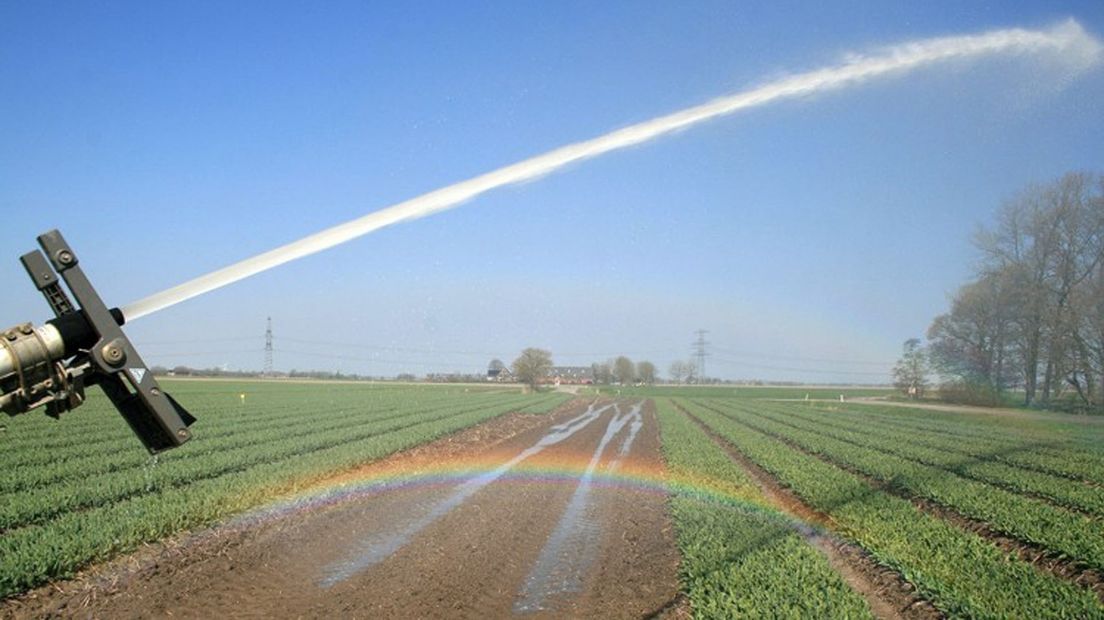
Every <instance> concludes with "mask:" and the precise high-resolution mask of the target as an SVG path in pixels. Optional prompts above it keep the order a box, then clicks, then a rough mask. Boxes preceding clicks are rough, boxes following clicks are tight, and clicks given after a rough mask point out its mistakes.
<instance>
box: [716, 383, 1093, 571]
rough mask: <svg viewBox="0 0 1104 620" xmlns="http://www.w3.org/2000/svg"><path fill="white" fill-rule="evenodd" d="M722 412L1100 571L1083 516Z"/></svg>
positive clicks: (728, 407)
mask: <svg viewBox="0 0 1104 620" xmlns="http://www.w3.org/2000/svg"><path fill="white" fill-rule="evenodd" d="M724 410H725V413H726V414H727V415H730V416H732V417H733V418H735V419H736V420H738V421H740V422H742V423H744V424H745V425H747V426H750V427H752V428H755V429H756V430H759V431H763V432H767V433H770V434H773V435H776V436H778V437H781V438H783V439H786V440H788V441H791V442H793V443H794V444H796V445H798V446H800V447H801V448H803V449H805V450H808V451H810V452H813V453H816V454H820V455H823V456H824V457H825V458H828V459H829V460H832V461H834V462H837V463H841V464H843V465H846V466H848V467H851V468H853V469H855V470H858V471H860V472H862V473H864V474H866V475H868V476H871V477H872V478H875V479H877V480H881V481H883V482H886V483H887V484H889V485H890V486H891V487H893V488H895V489H898V490H900V491H902V492H904V493H907V494H909V495H914V496H918V497H922V498H926V499H930V500H933V501H935V502H936V503H938V504H941V505H943V506H946V507H949V508H951V509H953V510H955V511H957V512H959V513H960V514H963V515H965V516H967V517H970V518H973V519H976V520H979V521H984V522H985V523H987V524H988V525H989V526H990V527H991V528H992V529H994V530H996V531H999V532H1002V533H1004V534H1007V535H1009V536H1012V537H1013V538H1017V539H1019V540H1022V541H1025V542H1029V543H1032V544H1035V545H1038V546H1041V547H1044V548H1046V549H1049V550H1051V551H1052V552H1055V553H1057V554H1060V555H1063V556H1066V557H1068V558H1071V559H1073V560H1075V561H1077V562H1080V563H1083V564H1084V565H1086V566H1089V567H1092V568H1096V569H1100V568H1104V528H1101V526H1100V523H1099V522H1096V521H1094V520H1092V519H1088V518H1086V517H1084V516H1083V515H1080V514H1077V513H1073V512H1070V511H1068V510H1063V509H1062V508H1059V507H1057V506H1053V505H1051V504H1048V503H1046V502H1043V501H1039V500H1036V499H1032V498H1029V497H1024V496H1022V495H1017V494H1015V493H1012V492H1009V491H1006V490H1004V489H1001V488H998V487H995V486H992V485H989V484H985V483H982V482H977V481H976V480H970V479H967V478H963V477H961V476H957V475H955V474H953V473H950V472H948V471H945V470H942V469H939V468H936V467H931V466H928V465H922V464H920V463H917V462H915V461H910V460H908V459H904V458H901V457H899V456H895V455H892V454H887V453H885V452H882V451H879V450H877V449H874V448H870V447H865V446H861V445H858V444H856V443H853V442H847V441H843V440H840V439H835V438H833V437H830V436H829V435H827V434H826V433H824V432H820V431H810V430H804V429H801V428H798V427H797V426H796V425H794V424H792V423H789V422H778V421H775V420H772V419H770V418H768V417H767V416H766V415H764V414H761V413H753V412H752V411H751V410H749V409H745V408H743V407H740V406H734V405H733V404H732V403H725V405H724Z"/></svg>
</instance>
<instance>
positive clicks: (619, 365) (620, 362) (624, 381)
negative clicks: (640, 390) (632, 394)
mask: <svg viewBox="0 0 1104 620" xmlns="http://www.w3.org/2000/svg"><path fill="white" fill-rule="evenodd" d="M613 376H614V378H615V379H617V382H618V383H620V384H621V385H632V383H633V381H634V380H635V379H636V365H635V364H633V362H632V360H631V359H629V358H627V357H625V356H624V355H622V356H620V357H618V358H617V359H615V360H613Z"/></svg>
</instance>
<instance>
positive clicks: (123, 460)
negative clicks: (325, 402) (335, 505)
mask: <svg viewBox="0 0 1104 620" xmlns="http://www.w3.org/2000/svg"><path fill="white" fill-rule="evenodd" d="M512 396H513V398H514V399H516V398H517V395H516V394H514V395H512ZM503 397H504V395H499V396H497V397H487V396H472V397H471V398H470V399H468V398H465V399H464V401H463V402H465V403H467V404H468V406H480V405H483V404H494V403H498V402H502V401H503ZM458 402H460V401H458V400H457V399H456V398H455V397H451V398H441V399H436V400H431V401H428V402H426V401H423V404H422V405H421V406H420V407H419V408H412V407H411V406H410V405H409V404H407V405H402V404H401V403H400V404H390V405H389V406H386V407H379V408H372V407H371V406H370V405H363V404H359V403H352V404H351V406H350V404H348V403H347V404H345V405H343V406H342V407H341V408H329V409H326V408H324V409H318V408H312V407H311V403H307V402H303V403H298V407H299V409H298V410H297V411H296V410H293V411H292V412H291V413H287V412H285V411H284V410H283V409H278V410H277V409H267V410H252V411H249V412H248V413H245V412H242V413H240V414H239V412H237V411H233V410H231V411H226V410H222V411H219V412H218V413H217V414H215V415H213V416H211V418H212V419H211V420H209V421H205V422H204V423H203V424H202V426H201V427H200V428H196V429H195V430H196V436H195V438H194V440H193V441H192V443H190V444H189V445H188V446H187V448H186V449H183V450H176V451H172V452H168V453H166V454H164V455H163V456H161V457H159V459H158V460H159V461H160V462H163V463H171V462H175V461H176V460H190V459H195V458H198V457H201V456H205V455H208V454H211V453H215V452H218V453H224V452H226V451H228V450H235V449H241V448H246V447H250V446H255V445H258V444H262V443H265V442H267V441H271V440H272V439H273V438H280V437H282V436H294V435H305V434H313V433H317V432H321V431H324V430H327V429H329V428H332V427H334V426H335V425H341V424H352V425H355V424H358V423H362V424H364V423H378V422H383V421H386V420H389V419H392V418H396V417H402V416H407V415H410V414H411V413H412V412H413V411H418V410H419V409H420V410H421V411H422V412H424V413H431V412H433V411H436V410H438V409H440V408H442V407H445V408H447V407H452V406H454V405H455V404H456V403H458ZM209 411H210V410H209ZM73 439H74V440H75V441H79V439H80V438H79V437H74V438H73ZM124 439H125V440H126V441H127V442H128V443H127V445H126V446H124V449H121V450H115V451H111V452H107V453H105V452H104V450H103V448H102V447H100V448H99V449H98V450H91V451H89V449H88V446H84V445H74V446H66V447H65V448H57V449H55V451H58V452H59V453H60V455H62V456H64V455H70V454H72V453H78V454H79V456H76V457H72V458H67V459H58V460H51V461H48V462H46V463H43V464H33V463H21V464H17V465H13V466H10V469H11V470H12V473H11V475H9V476H6V477H4V478H3V479H2V480H0V492H3V493H13V492H16V491H22V490H27V489H35V488H39V487H43V486H46V485H49V484H53V483H58V482H65V481H72V480H76V479H78V478H79V479H81V480H82V481H84V480H87V479H88V478H89V477H91V476H96V475H98V474H106V473H110V472H124V471H127V470H132V469H139V468H149V466H150V464H151V460H150V457H149V455H148V454H147V453H146V452H145V450H143V449H142V448H141V446H140V445H139V444H138V443H137V442H135V441H134V438H133V436H132V435H131V434H130V433H129V429H128V431H127V434H126V435H125V436H124ZM126 448H129V449H126ZM24 451H25V452H27V453H29V454H30V455H36V454H38V452H39V451H37V450H30V449H24ZM45 456H47V457H49V456H50V455H49V454H46V455H45Z"/></svg>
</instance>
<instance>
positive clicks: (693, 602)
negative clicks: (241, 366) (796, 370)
mask: <svg viewBox="0 0 1104 620" xmlns="http://www.w3.org/2000/svg"><path fill="white" fill-rule="evenodd" d="M169 389H171V390H173V391H174V393H176V394H177V395H178V398H179V399H180V400H181V401H182V402H187V403H188V405H189V406H190V407H191V408H193V409H194V410H196V412H197V413H202V414H204V415H202V416H201V418H200V420H201V425H198V426H197V427H196V438H195V441H194V442H192V443H190V444H188V445H187V446H186V447H185V448H183V449H181V450H177V451H173V452H169V453H167V454H166V455H163V456H162V457H161V458H160V459H159V460H158V461H157V462H152V461H151V460H150V459H149V457H148V456H147V455H145V453H144V452H143V451H142V450H141V448H140V447H138V446H137V444H136V443H135V442H134V441H133V438H132V436H131V435H130V433H129V430H128V429H127V428H126V427H125V425H124V424H123V422H122V420H121V419H119V417H118V416H117V414H114V412H111V411H108V410H107V409H106V408H102V407H101V408H93V407H88V408H86V409H85V410H84V411H82V412H81V413H80V414H78V415H74V416H72V417H71V418H69V419H67V420H63V421H62V422H61V423H60V424H56V423H53V421H51V420H43V419H41V418H38V419H35V418H33V417H25V418H26V419H16V420H14V421H13V422H14V423H11V424H9V428H8V430H7V432H6V433H5V434H4V435H3V439H2V440H0V441H2V442H3V443H2V444H0V445H3V448H4V449H3V451H2V452H0V462H2V464H3V466H4V468H3V470H2V471H3V472H4V473H3V474H0V493H2V497H3V498H4V501H3V502H2V503H0V531H2V536H0V579H2V581H0V583H2V584H3V585H4V588H5V591H4V594H5V596H12V595H17V594H18V593H20V592H23V591H25V590H28V589H30V588H33V587H34V586H36V585H39V584H41V583H43V582H44V581H45V580H47V579H58V578H62V577H67V576H72V575H73V574H75V572H76V571H77V570H79V569H81V568H82V567H87V566H89V565H97V566H96V567H94V568H92V569H90V570H89V571H88V572H87V573H86V574H85V575H83V576H82V577H81V578H78V579H77V580H75V581H71V582H57V583H56V584H55V585H53V586H51V587H49V588H40V589H37V590H32V591H31V593H30V594H27V595H18V596H14V597H12V598H9V599H8V600H7V601H6V603H5V604H4V605H3V607H0V614H2V615H4V616H13V617H34V616H41V615H49V614H55V613H56V614H62V615H64V614H67V613H70V612H73V611H74V610H75V609H76V606H82V607H81V608H82V609H83V606H84V605H86V604H89V605H92V606H91V607H89V608H88V609H89V611H90V613H92V615H95V616H98V617H116V616H151V615H154V616H159V615H165V614H168V613H172V614H173V615H184V616H187V617H212V616H219V615H225V614H226V613H227V610H230V609H249V610H250V613H251V614H255V615H269V616H305V617H320V616H334V615H341V616H361V617H430V616H445V617H502V616H519V617H563V616H571V617H685V616H686V615H688V614H689V615H693V616H694V617H704V618H713V617H762V616H770V617H790V618H810V617H817V618H837V617H839V618H844V617H846V618H937V617H1027V616H1033V617H1040V618H1092V617H1104V579H1102V575H1104V427H1101V426H1100V425H1098V424H1095V423H1094V422H1093V421H1092V420H1086V419H1079V418H1075V417H1071V416H1063V415H1055V416H1054V417H1053V418H1052V419H1039V418H1038V417H1037V416H1032V417H1024V418H1018V417H1012V418H1003V417H995V416H989V415H970V414H963V413H951V412H947V411H931V410H924V409H914V408H907V407H899V406H888V405H879V404H873V403H863V402H844V403H840V402H809V403H806V402H789V401H784V400H777V399H773V398H764V397H763V396H764V394H763V392H762V391H758V390H749V391H747V392H745V393H741V392H739V391H738V392H736V394H735V395H734V394H733V393H732V392H731V391H728V392H726V391H723V390H719V389H703V390H694V389H687V388H679V389H677V391H676V390H665V389H663V388H658V389H655V391H654V392H652V393H651V394H647V393H646V391H645V390H644V389H641V390H639V391H638V392H637V393H634V394H632V395H631V396H630V395H629V394H625V393H623V394H622V395H621V397H619V398H612V397H609V396H605V395H602V396H596V395H591V396H587V397H585V398H576V399H574V400H572V399H571V396H570V395H566V394H558V393H548V394H538V395H524V394H521V393H519V392H518V391H517V390H507V391H503V390H502V389H501V388H498V389H492V390H484V389H477V388H474V387H453V386H424V387H423V386H390V385H355V384H332V385H331V384H309V383H304V384H290V383H288V384H278V383H271V384H268V383H260V384H258V383H233V382H202V381H195V382H181V383H178V384H171V385H169ZM243 393H244V394H245V395H246V396H245V398H244V401H243V399H242V398H241V394H243ZM770 394H775V393H773V392H771V393H770ZM788 397H790V395H788V394H787V395H786V396H785V397H779V398H788ZM512 412H526V413H512ZM507 414H509V415H507ZM77 437H80V440H79V441H78V440H77V439H76V438H77ZM212 526H214V527H212ZM170 536H173V538H172V542H171V543H170V544H162V545H155V546H153V547H143V548H142V550H141V551H139V552H138V553H136V554H132V555H123V556H122V560H120V561H116V562H107V563H106V564H103V562H104V561H107V560H110V558H112V557H115V556H119V555H120V554H126V553H128V552H131V551H133V550H134V549H137V548H139V547H142V546H143V544H144V543H149V542H154V541H158V540H160V539H163V538H166V537H170ZM105 584H107V585H105ZM89 601H92V602H91V603H90V602H89ZM235 606H245V607H235Z"/></svg>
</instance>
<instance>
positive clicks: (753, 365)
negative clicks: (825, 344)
mask: <svg viewBox="0 0 1104 620" xmlns="http://www.w3.org/2000/svg"><path fill="white" fill-rule="evenodd" d="M717 359H718V361H720V362H721V363H722V364H736V365H738V366H748V367H751V368H758V369H763V370H785V371H790V372H807V373H813V374H818V375H865V376H869V377H889V376H891V375H892V374H893V373H891V372H889V371H883V372H874V371H868V370H827V369H819V368H794V367H792V366H771V365H767V364H757V363H754V362H744V361H740V360H733V359H728V358H724V357H720V358H717Z"/></svg>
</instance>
